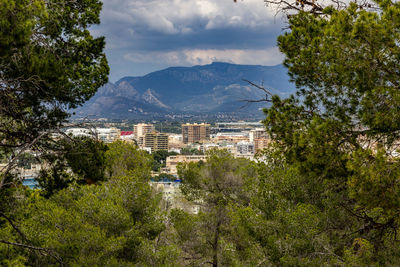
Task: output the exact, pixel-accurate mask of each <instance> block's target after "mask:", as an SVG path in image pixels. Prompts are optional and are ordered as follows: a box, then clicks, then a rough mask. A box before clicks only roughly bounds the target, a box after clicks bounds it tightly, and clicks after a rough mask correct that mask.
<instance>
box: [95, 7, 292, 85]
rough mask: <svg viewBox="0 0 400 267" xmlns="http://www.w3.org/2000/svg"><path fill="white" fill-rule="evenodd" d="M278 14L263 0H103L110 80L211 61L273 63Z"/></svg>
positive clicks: (99, 30)
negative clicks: (235, 1) (234, 0)
mask: <svg viewBox="0 0 400 267" xmlns="http://www.w3.org/2000/svg"><path fill="white" fill-rule="evenodd" d="M283 27H284V24H283V20H282V17H281V16H280V15H276V16H275V11H274V10H273V9H272V8H271V7H266V6H265V3H264V1H263V0H238V1H237V3H234V2H233V0H103V10H102V13H101V24H100V25H98V26H94V27H92V29H91V31H92V33H93V34H94V35H95V36H105V37H106V50H105V51H106V54H107V58H108V61H109V65H110V68H111V70H110V81H111V82H115V81H117V80H119V79H120V78H122V77H124V76H142V75H145V74H147V73H150V72H152V71H156V70H160V69H163V68H167V67H170V66H193V65H204V64H210V63H212V62H213V61H222V62H230V63H235V64H251V65H276V64H280V63H281V62H282V60H283V56H282V54H281V53H280V52H279V50H278V48H277V46H276V38H277V36H278V35H280V34H282V32H283V31H282V28H283Z"/></svg>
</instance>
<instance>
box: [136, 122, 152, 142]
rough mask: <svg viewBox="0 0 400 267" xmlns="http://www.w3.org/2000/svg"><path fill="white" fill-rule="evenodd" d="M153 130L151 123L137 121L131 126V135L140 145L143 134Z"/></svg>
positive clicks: (142, 140)
mask: <svg viewBox="0 0 400 267" xmlns="http://www.w3.org/2000/svg"><path fill="white" fill-rule="evenodd" d="M154 131H155V127H154V125H153V124H147V123H139V124H135V125H134V126H133V136H134V138H135V140H136V141H137V143H138V145H139V146H142V145H143V143H144V136H145V135H146V134H147V133H152V132H154Z"/></svg>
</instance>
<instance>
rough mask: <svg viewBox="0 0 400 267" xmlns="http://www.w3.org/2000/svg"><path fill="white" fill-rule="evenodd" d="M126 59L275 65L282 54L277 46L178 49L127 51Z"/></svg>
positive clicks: (159, 62) (133, 60)
mask: <svg viewBox="0 0 400 267" xmlns="http://www.w3.org/2000/svg"><path fill="white" fill-rule="evenodd" d="M124 58H125V59H126V60H129V61H131V62H134V63H146V62H157V63H158V64H167V65H174V66H177V65H181V66H192V65H204V64H210V63H212V62H215V61H221V62H230V63H235V64H249V65H276V64H280V63H281V62H282V59H283V56H282V54H281V53H280V52H279V50H278V49H277V48H275V47H274V48H269V49H265V50H254V49H247V50H246V49H221V50H218V49H184V50H180V51H169V52H160V51H152V52H148V51H140V52H132V53H128V54H126V55H125V56H124Z"/></svg>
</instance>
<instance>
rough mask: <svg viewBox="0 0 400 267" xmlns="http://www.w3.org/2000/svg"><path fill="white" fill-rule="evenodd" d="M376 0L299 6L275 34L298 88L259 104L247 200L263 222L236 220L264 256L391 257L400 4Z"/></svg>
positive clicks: (290, 260) (307, 261)
mask: <svg viewBox="0 0 400 267" xmlns="http://www.w3.org/2000/svg"><path fill="white" fill-rule="evenodd" d="M376 3H377V4H378V5H379V11H378V12H376V11H368V10H364V9H362V8H359V6H357V5H356V4H355V3H351V4H350V5H349V6H348V7H346V8H343V9H340V10H337V9H335V8H334V7H330V8H327V9H325V10H324V11H323V12H324V14H323V15H315V14H312V13H311V12H306V11H299V12H298V13H296V14H293V15H292V16H290V18H289V26H290V29H291V30H290V31H288V32H286V33H285V34H284V35H282V36H280V37H279V38H278V44H279V47H280V49H281V51H282V52H283V53H284V54H285V56H286V57H285V62H284V64H285V65H286V66H287V67H288V70H289V74H290V76H291V78H292V80H293V81H295V82H296V86H297V87H298V93H297V95H296V96H292V97H290V98H288V99H284V100H281V99H280V98H279V97H277V96H275V97H273V98H272V106H271V107H270V108H267V109H265V112H266V119H265V121H264V123H265V125H266V128H267V129H268V130H269V131H270V134H271V136H272V137H273V139H274V141H275V142H274V144H273V145H272V146H271V148H270V151H269V152H268V153H267V154H266V155H264V160H265V162H266V165H265V167H263V166H261V170H263V171H261V173H260V174H261V175H260V180H259V183H258V186H256V187H255V188H254V189H253V192H254V197H253V199H254V200H253V201H252V203H254V206H252V207H251V208H252V210H253V212H254V213H255V214H259V215H261V216H259V217H258V220H261V222H262V223H263V224H264V225H265V227H268V228H269V229H270V231H267V232H266V230H265V229H262V228H260V227H257V226H256V225H253V224H251V223H250V222H248V220H246V219H245V218H244V217H242V219H241V221H243V225H244V226H246V227H243V228H242V229H244V230H246V231H247V233H252V234H251V235H250V234H248V236H249V237H251V236H254V237H255V239H254V242H257V243H258V244H259V245H260V246H261V248H262V249H263V250H264V251H265V253H267V255H268V256H269V258H270V260H271V261H272V262H273V263H274V264H278V265H279V264H283V265H296V266H298V265H324V264H326V265H336V264H340V265H343V264H347V265H354V266H360V265H381V264H384V265H386V264H388V265H396V264H398V263H399V252H400V251H399V250H398V245H399V243H398V242H399V240H398V237H397V234H396V233H397V231H398V229H399V222H400V217H399V216H398V212H397V210H398V207H399V203H400V202H399V200H400V198H399V192H400V191H399V186H398V180H399V179H398V177H399V162H398V159H397V156H396V155H397V152H396V149H397V146H396V143H397V140H398V139H399V132H400V131H399V129H400V128H399V127H400V124H398V122H399V120H398V116H399V114H400V110H399V106H400V105H399V99H400V98H399V96H400V94H399V90H398V89H399V88H398V84H397V80H398V79H399V77H398V73H397V72H396V71H393V70H395V69H396V68H397V67H396V66H397V65H398V63H399V62H398V61H399V58H398V54H399V46H398V42H397V40H398V38H399V32H398V28H399V26H400V24H399V23H400V5H399V4H398V3H391V2H387V1H377V2H376ZM250 214H251V213H250ZM253 218H255V217H253ZM246 231H244V232H243V233H246Z"/></svg>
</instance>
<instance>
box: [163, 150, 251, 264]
mask: <svg viewBox="0 0 400 267" xmlns="http://www.w3.org/2000/svg"><path fill="white" fill-rule="evenodd" d="M178 174H179V177H180V178H181V179H182V185H181V190H182V193H183V194H184V195H185V197H186V198H187V199H188V200H191V201H196V203H198V205H200V211H199V213H198V214H187V213H185V212H184V211H181V210H174V211H172V212H171V218H172V222H173V225H174V227H175V229H176V232H177V243H178V245H179V246H180V247H181V249H182V251H183V256H182V260H183V262H184V263H186V264H192V265H203V264H210V265H212V266H221V265H235V264H246V260H247V259H242V258H241V256H243V253H242V251H241V247H239V246H236V245H237V243H236V240H235V236H236V235H235V233H234V232H233V227H232V217H233V214H234V213H235V211H236V210H237V209H238V208H239V207H242V206H244V205H248V204H249V195H248V193H247V191H246V190H245V188H246V183H249V182H251V180H252V179H254V178H255V177H254V176H255V175H256V171H255V168H254V164H253V163H252V162H250V161H248V160H246V159H235V158H233V156H232V155H231V154H230V153H229V152H228V151H226V150H213V151H210V152H208V157H207V161H206V162H205V163H204V164H203V165H198V164H197V163H189V164H186V165H183V166H181V168H179V170H178ZM247 264H249V263H248V262H247Z"/></svg>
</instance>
